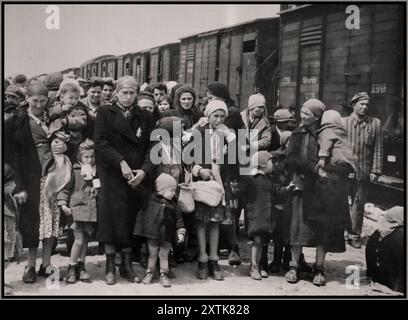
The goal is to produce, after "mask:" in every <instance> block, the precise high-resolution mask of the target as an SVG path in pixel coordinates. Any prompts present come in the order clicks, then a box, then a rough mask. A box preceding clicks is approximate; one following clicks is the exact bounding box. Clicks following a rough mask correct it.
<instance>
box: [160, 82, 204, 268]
mask: <svg viewBox="0 0 408 320" xmlns="http://www.w3.org/2000/svg"><path fill="white" fill-rule="evenodd" d="M178 86H180V87H178ZM177 87H178V88H177ZM173 90H174V99H173V102H174V109H169V110H166V111H164V112H163V113H162V118H165V117H172V116H175V117H179V118H181V119H182V123H183V130H184V131H189V132H191V131H192V127H193V126H194V124H196V123H197V122H198V121H199V120H200V118H201V117H203V116H204V115H203V113H202V112H201V111H200V110H199V108H198V107H197V106H196V105H195V104H196V93H195V91H194V89H193V88H192V87H191V86H189V85H177V86H175V87H174V88H173V89H172V92H173ZM183 219H184V223H185V225H186V229H187V238H186V247H187V249H186V254H185V259H186V260H187V261H193V260H194V259H195V256H196V255H197V246H196V244H195V243H194V239H195V228H194V220H193V218H192V215H191V214H184V213H183ZM177 255H178V256H177V257H176V259H177V260H179V259H180V255H179V254H177Z"/></svg>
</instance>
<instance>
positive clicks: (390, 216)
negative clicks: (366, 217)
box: [378, 206, 404, 241]
mask: <svg viewBox="0 0 408 320" xmlns="http://www.w3.org/2000/svg"><path fill="white" fill-rule="evenodd" d="M403 225H404V208H403V207H400V206H395V207H392V208H391V209H389V210H387V211H386V212H384V215H382V216H381V217H380V218H379V219H378V231H379V232H380V235H381V237H380V241H381V240H382V239H384V238H385V237H386V236H388V235H389V234H391V233H392V232H393V231H394V230H395V229H396V228H397V227H399V226H403Z"/></svg>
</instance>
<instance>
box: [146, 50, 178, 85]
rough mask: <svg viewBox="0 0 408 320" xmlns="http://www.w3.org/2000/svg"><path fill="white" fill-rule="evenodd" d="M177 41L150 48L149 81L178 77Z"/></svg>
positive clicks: (155, 81) (175, 78)
mask: <svg viewBox="0 0 408 320" xmlns="http://www.w3.org/2000/svg"><path fill="white" fill-rule="evenodd" d="M179 50H180V46H179V44H178V43H169V44H165V45H163V46H160V47H157V48H153V49H150V81H151V82H152V83H159V82H165V81H170V80H177V79H178V69H179Z"/></svg>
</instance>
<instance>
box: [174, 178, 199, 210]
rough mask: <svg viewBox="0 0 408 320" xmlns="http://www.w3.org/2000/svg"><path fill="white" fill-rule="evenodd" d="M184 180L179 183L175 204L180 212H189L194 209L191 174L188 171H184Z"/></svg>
mask: <svg viewBox="0 0 408 320" xmlns="http://www.w3.org/2000/svg"><path fill="white" fill-rule="evenodd" d="M185 177H186V178H185V180H184V181H185V182H184V183H180V184H179V187H180V193H179V197H178V200H177V206H178V207H179V208H180V210H181V212H184V213H191V212H194V210H195V204H194V198H193V186H192V183H191V179H192V175H191V173H190V172H188V171H185Z"/></svg>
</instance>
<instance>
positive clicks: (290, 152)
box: [285, 127, 348, 252]
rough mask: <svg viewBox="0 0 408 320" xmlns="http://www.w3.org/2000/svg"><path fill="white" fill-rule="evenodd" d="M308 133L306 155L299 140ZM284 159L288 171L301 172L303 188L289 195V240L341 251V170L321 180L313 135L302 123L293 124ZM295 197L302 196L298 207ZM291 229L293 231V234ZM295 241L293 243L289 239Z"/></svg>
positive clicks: (343, 189) (343, 212)
mask: <svg viewBox="0 0 408 320" xmlns="http://www.w3.org/2000/svg"><path fill="white" fill-rule="evenodd" d="M306 135H309V138H310V143H309V145H308V146H307V148H306V149H307V156H306V158H305V157H303V156H302V155H301V154H302V152H301V146H302V140H303V139H305V137H306ZM289 141H290V142H289V146H288V149H287V155H286V160H285V163H286V164H287V165H288V168H289V171H290V173H297V174H298V175H303V176H304V179H303V184H304V188H303V189H304V190H303V192H302V193H301V195H299V194H297V195H296V196H295V197H293V198H292V200H291V201H292V221H291V243H292V244H295V245H305V246H317V245H323V246H326V250H327V251H333V252H342V251H344V239H343V231H344V228H345V221H346V217H347V214H348V204H347V183H346V179H347V177H346V176H344V173H340V174H339V175H336V174H333V175H330V179H329V181H328V182H326V183H323V182H322V181H321V180H320V179H319V177H318V174H317V170H316V164H317V162H318V160H319V158H318V151H319V145H318V143H317V136H316V134H315V133H314V132H311V131H309V129H307V128H305V127H298V128H296V129H295V130H294V131H293V133H292V135H291V137H290V140H289ZM299 197H301V198H302V199H303V201H302V203H303V206H302V208H299V206H298V204H300V202H298V200H299ZM294 230H297V231H296V235H294V232H293V231H294ZM293 242H296V243H293Z"/></svg>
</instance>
